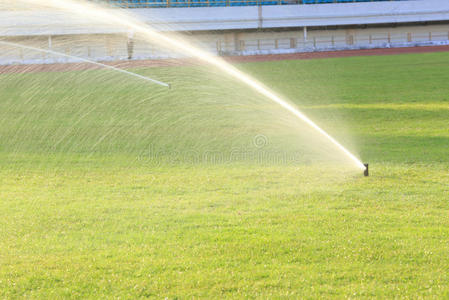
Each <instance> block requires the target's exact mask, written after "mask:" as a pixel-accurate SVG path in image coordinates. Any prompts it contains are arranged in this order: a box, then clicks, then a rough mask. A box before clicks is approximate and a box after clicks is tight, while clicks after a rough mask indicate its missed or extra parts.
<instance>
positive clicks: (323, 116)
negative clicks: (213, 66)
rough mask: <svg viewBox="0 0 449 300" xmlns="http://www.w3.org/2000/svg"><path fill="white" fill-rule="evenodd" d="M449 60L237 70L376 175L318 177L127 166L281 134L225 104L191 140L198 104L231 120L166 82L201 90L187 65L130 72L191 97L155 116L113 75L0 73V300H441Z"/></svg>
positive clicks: (292, 171) (291, 170) (302, 169)
mask: <svg viewBox="0 0 449 300" xmlns="http://www.w3.org/2000/svg"><path fill="white" fill-rule="evenodd" d="M448 61H449V53H434V54H419V55H400V56H382V57H354V58H339V59H323V60H311V61H280V62H266V63H251V64H242V65H239V66H238V67H239V68H241V69H244V70H246V71H247V72H249V73H252V74H254V75H255V76H256V77H257V78H260V79H261V80H262V81H263V82H267V83H270V87H271V88H273V90H275V91H280V92H282V93H283V94H284V95H286V96H287V97H288V98H289V99H291V100H292V101H294V102H296V104H297V105H298V106H299V107H301V108H302V109H303V110H304V111H305V112H306V113H307V114H308V115H310V116H312V117H313V118H314V119H315V120H317V121H318V122H319V123H320V125H322V126H323V127H325V128H326V129H328V130H329V131H330V132H331V133H333V134H334V135H336V136H338V137H339V138H341V139H343V141H344V142H345V144H346V143H349V144H351V147H352V148H353V149H358V150H359V151H358V153H359V154H360V156H361V157H362V159H363V160H364V161H368V162H370V166H371V176H370V177H369V178H364V177H362V176H361V174H359V173H353V172H341V173H338V172H334V171H333V170H331V171H329V172H327V170H326V168H325V167H326V165H324V166H323V165H321V164H315V163H313V162H312V163H311V164H303V163H289V162H286V163H270V162H263V163H254V162H253V161H245V160H241V161H235V162H232V163H218V164H212V163H208V162H207V161H206V162H204V161H203V162H200V163H188V162H187V163H186V162H185V161H178V160H175V161H169V163H167V161H164V163H159V161H158V160H157V159H154V158H153V159H151V160H146V159H143V160H140V159H136V153H137V155H138V156H137V157H138V158H139V157H140V156H139V155H142V149H145V147H146V146H147V145H148V142H149V141H156V142H157V143H158V145H159V146H160V147H162V148H163V147H167V149H169V150H170V151H172V150H173V149H178V148H177V147H178V146H179V145H178V143H179V144H180V145H182V147H185V146H186V145H187V146H191V147H196V148H194V149H201V150H204V149H209V148H207V147H209V146H214V145H215V146H217V148H213V149H227V147H229V146H230V145H231V146H232V145H233V144H234V143H237V144H238V145H242V144H244V143H245V141H247V139H248V137H251V136H253V134H254V133H257V132H260V130H262V132H263V133H272V132H273V130H281V129H280V128H281V125H282V123H281V122H279V124H276V126H272V127H265V126H264V122H259V121H258V117H260V116H267V115H266V114H264V112H263V111H262V112H260V111H259V112H256V113H255V114H256V116H257V117H254V118H251V117H249V116H251V110H248V111H244V112H243V113H242V112H241V110H240V109H241V108H242V107H243V104H247V103H246V102H245V103H243V104H242V103H237V102H238V101H236V102H232V103H233V106H232V107H231V108H229V110H223V112H222V113H223V116H224V117H219V116H220V115H219V114H216V113H214V114H213V115H210V117H213V118H215V119H216V121H217V123H214V124H215V125H212V123H206V124H207V125H208V126H209V127H208V128H209V129H208V130H207V131H205V132H204V133H201V134H199V135H195V136H192V135H190V131H192V130H198V129H200V128H201V126H204V123H202V122H199V121H198V119H196V118H200V119H201V118H203V117H204V116H207V114H211V112H213V109H212V108H210V109H208V107H207V106H205V105H204V104H205V103H207V101H206V99H210V98H208V97H210V95H211V94H213V96H214V98H213V99H217V102H218V103H219V105H222V107H227V106H226V105H225V104H226V101H227V95H228V96H229V93H230V92H229V91H227V90H224V91H223V92H222V93H221V94H220V93H218V94H217V90H216V89H211V91H210V92H207V93H204V95H207V97H206V96H204V95H203V94H195V89H200V88H198V86H192V85H190V84H186V82H184V81H182V80H179V79H177V78H178V77H177V76H181V77H183V76H182V75H180V74H192V73H193V74H196V75H198V76H200V79H192V80H193V81H195V80H196V81H195V82H196V83H200V82H201V80H204V78H201V73H200V72H198V71H197V70H195V69H194V68H193V69H192V68H190V67H184V68H179V69H177V70H176V74H173V71H170V70H169V69H164V68H159V69H139V70H137V71H138V72H139V73H142V74H147V75H152V76H156V77H157V78H158V79H165V80H167V81H170V82H173V83H174V89H173V92H175V93H176V85H178V87H179V89H178V90H181V88H182V89H183V91H185V89H188V88H190V92H188V93H185V94H183V93H179V94H175V95H176V96H177V97H179V99H183V101H188V102H187V103H188V104H189V105H192V104H193V103H197V102H194V101H193V100H191V98H192V95H195V97H196V98H195V101H199V102H200V103H201V105H197V104H195V106H193V107H191V106H184V105H181V104H179V102H178V101H172V102H170V101H171V100H170V99H171V98H167V97H168V96H166V94H165V91H163V90H157V91H154V90H151V91H152V92H153V93H155V95H154V96H151V97H150V96H148V97H150V98H151V99H150V100H151V101H153V102H152V103H153V105H156V106H153V107H152V108H153V109H154V107H156V108H157V109H160V110H162V111H164V112H165V114H163V115H159V117H153V115H151V114H150V112H152V111H153V110H151V109H150V108H147V107H146V106H138V107H134V106H133V105H132V104H133V103H135V100H136V99H137V98H139V97H143V96H142V95H147V93H148V90H145V89H144V90H138V92H136V93H137V94H138V95H135V94H134V96H130V93H129V90H136V86H137V87H140V85H135V83H128V85H125V86H124V87H122V88H120V89H116V88H113V87H111V86H110V85H109V84H108V83H111V82H112V83H114V80H115V79H114V78H113V77H111V78H110V77H107V78H108V79H107V80H106V81H105V82H104V85H101V82H102V80H103V79H104V78H105V77H104V76H103V75H102V76H100V75H97V72H99V71H89V72H87V73H83V75H82V76H81V79H79V80H80V82H76V81H75V82H71V81H67V79H64V77H62V79H61V77H58V76H64V75H56V74H53V73H44V74H26V75H23V74H22V75H18V74H16V75H12V74H7V75H2V76H4V77H3V81H0V82H3V85H0V90H1V94H0V95H1V96H0V109H3V113H2V112H0V115H1V116H2V118H3V119H2V120H0V125H1V128H0V157H1V159H2V160H1V162H0V168H1V169H0V298H22V297H29V298H43V299H49V298H65V297H67V298H138V297H155V298H162V297H168V298H192V297H201V298H224V297H226V298H283V297H286V298H287V297H291V298H298V297H301V298H318V297H320V298H321V297H324V298H330V297H332V298H359V297H360V298H365V297H373V298H374V297H375V298H393V297H400V298H421V297H426V298H427V297H428V298H447V297H449V283H448V282H449V272H448V270H449V254H448V253H449V239H448V237H449V202H448V200H449V151H448V150H449V130H448V120H449V86H448V85H447V81H448V80H449V72H448V71H449V63H448ZM183 72H184V73H183ZM68 74H69V75H70V74H72V73H70V72H69V73H68ZM96 76H98V78H97V77H96ZM24 77H25V78H26V79H27V80H24ZM67 78H70V79H71V80H73V79H74V78H75V79H76V78H79V75H74V76H72V75H70V77H67ZM95 78H97V79H95ZM87 79H88V80H87ZM61 80H62V81H64V80H65V85H64V86H63V88H62V87H61V88H58V87H57V86H59V85H57V86H56V87H55V88H54V89H53V90H51V91H48V90H47V91H42V90H41V89H40V87H41V86H48V84H47V83H45V82H49V81H50V82H58V83H60V82H61ZM81 84H83V85H81ZM89 84H90V85H89ZM226 84H227V81H224V83H223V86H226ZM80 85H81V86H83V88H81V89H80V88H79V86H80ZM98 85H100V86H98ZM237 88H238V87H237ZM127 89H129V90H127ZM24 90H25V91H28V92H24ZM86 91H89V94H88V95H87V93H86ZM27 93H28V94H27ZM120 93H122V94H120ZM86 95H87V96H86ZM172 96H173V94H172ZM203 96H204V97H203ZM203 98H204V101H203V100H202V99H203ZM30 99H32V100H33V101H30ZM61 99H62V100H61ZM158 99H164V100H163V101H162V100H160V101H159V100H158ZM220 99H221V100H220ZM27 100H28V102H27ZM86 100H89V101H86ZM14 101H16V102H14ZM17 101H19V102H17ZM20 101H22V102H20ZM158 101H159V102H158ZM167 101H168V102H167ZM201 101H203V102H201ZM220 101H222V102H220ZM256 102H257V101H256ZM103 103H107V105H105V104H103ZM183 103H185V102H183ZM257 103H259V102H257ZM239 104H242V106H239ZM58 105H59V106H58ZM223 105H224V106H223ZM167 106H168V107H169V109H167V108H166V107H167ZM89 109H91V111H92V110H93V111H94V112H95V113H93V114H92V115H87V116H85V117H83V116H84V114H83V112H84V111H86V110H87V111H89ZM179 109H181V111H182V112H184V113H185V118H187V120H184V121H183V122H180V126H179V127H176V126H174V125H173V124H177V123H176V122H177V120H178V118H179V116H178V115H176V114H171V113H167V111H168V112H173V111H175V112H176V111H178V110H179ZM236 109H238V110H236ZM198 110H200V112H199V113H198ZM202 110H204V111H202ZM236 111H239V113H241V115H240V116H241V117H242V116H244V117H245V119H244V121H242V119H240V118H234V117H233V115H234V113H235V112H236ZM189 112H190V114H189ZM24 115H25V116H26V117H23V116H24ZM161 116H164V117H163V118H161ZM276 116H278V112H276V113H273V115H269V116H268V117H269V118H270V120H272V119H273V120H274V119H275V117H276ZM247 117H249V119H246V118H247ZM151 118H154V119H151ZM80 119H81V120H82V121H80V122H79V123H77V126H76V127H70V126H69V125H70V124H71V121H74V122H76V121H77V120H80ZM129 120H132V122H130V121H129ZM151 120H153V121H158V122H159V123H158V124H155V122H151ZM160 120H163V121H160ZM265 120H266V119H265ZM342 120H344V122H342ZM235 122H237V125H238V126H237V125H235V127H230V126H229V123H232V124H236V123H235ZM20 124H25V125H23V126H20ZM68 124H69V125H68ZM117 124H122V125H121V126H119V125H117ZM185 124H189V126H185ZM252 124H256V125H254V127H252ZM114 126H117V127H114ZM173 126H174V127H175V129H173ZM214 126H215V127H214ZM294 127H295V126H291V128H290V129H292V128H294ZM67 128H68V129H67ZM111 128H112V129H111ZM192 128H193V129H192ZM240 128H243V129H244V130H243V131H241V130H239V129H240ZM290 129H289V130H285V131H282V130H281V131H278V132H279V136H276V135H274V134H273V135H270V136H269V137H270V141H271V140H273V141H276V138H277V137H278V138H279V140H282V137H285V136H290V135H291V130H290ZM167 130H168V131H169V133H170V134H175V135H177V136H178V137H179V135H183V138H182V139H179V138H178V139H177V140H176V141H173V140H172V139H171V138H170V135H169V136H168V137H167V136H164V134H163V133H164V132H167ZM170 130H172V131H170ZM342 131H345V132H346V133H345V134H343V133H342ZM18 132H19V133H20V134H18ZM154 132H156V133H154ZM104 133H108V135H107V138H105V139H104V140H102V142H101V143H97V140H98V139H99V137H101V136H103V134H104ZM144 133H145V134H144ZM148 133H152V134H149V135H148ZM153 133H154V134H153ZM347 133H350V134H347ZM217 134H222V135H220V136H218V137H217ZM211 136H215V137H216V140H212V141H211V140H210V137H211ZM236 136H237V138H235V137H236ZM222 140H227V141H228V143H225V144H223V143H222ZM56 142H58V143H57V144H55V143H56ZM239 143H240V144H239ZM273 143H274V142H273ZM279 143H280V144H279V145H282V147H284V144H282V142H281V141H279ZM204 145H206V146H204ZM276 145H277V143H274V145H273V149H276V147H275V146H276ZM204 147H206V148H204ZM220 147H221V148H220ZM167 153H168V152H167ZM167 153H166V152H164V153H163V154H162V155H161V159H163V158H165V155H166V154H167ZM53 160H54V161H53ZM52 161H53V162H56V163H54V164H51V163H50V162H52Z"/></svg>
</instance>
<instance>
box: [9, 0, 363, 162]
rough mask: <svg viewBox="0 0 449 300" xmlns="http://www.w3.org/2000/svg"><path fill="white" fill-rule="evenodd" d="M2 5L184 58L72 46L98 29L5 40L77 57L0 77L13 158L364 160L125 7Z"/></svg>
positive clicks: (31, 53)
mask: <svg viewBox="0 0 449 300" xmlns="http://www.w3.org/2000/svg"><path fill="white" fill-rule="evenodd" d="M5 7H6V8H8V9H9V10H11V11H13V10H23V9H24V7H26V9H27V10H28V11H29V13H30V14H31V15H34V16H37V18H39V16H42V12H45V14H43V15H48V14H49V13H50V14H55V15H57V14H63V15H64V14H65V15H67V16H69V19H70V20H71V21H73V22H74V24H82V25H80V26H86V24H88V26H87V27H90V28H95V27H101V28H103V29H104V28H108V29H110V31H111V32H114V31H116V32H122V33H123V35H126V33H129V32H133V35H135V39H136V41H140V42H141V43H145V44H146V45H151V47H152V49H160V50H161V52H164V51H165V53H170V54H171V55H172V56H176V57H179V58H180V59H178V60H171V61H170V63H165V64H162V65H158V66H157V67H151V68H145V69H143V68H141V69H135V70H132V71H130V70H123V69H121V68H120V66H118V67H113V66H111V65H106V64H102V63H97V62H92V61H91V60H88V59H86V58H83V57H82V55H76V53H75V54H73V55H72V54H70V55H69V54H67V53H66V52H67V49H68V47H71V48H76V47H73V45H74V44H76V43H80V44H83V43H84V44H86V45H89V44H92V45H95V43H96V39H97V37H96V36H89V35H81V36H77V37H74V36H66V37H60V38H59V40H58V41H55V42H54V44H53V45H52V50H49V49H46V48H47V46H46V45H45V41H42V40H39V38H34V39H33V38H25V39H18V38H17V39H12V40H11V39H10V40H3V41H1V42H0V47H1V48H2V50H3V51H2V55H3V56H4V57H7V56H8V55H13V54H15V53H17V52H18V51H19V52H21V53H22V55H25V56H27V57H35V58H36V59H40V60H41V59H45V58H48V57H50V56H51V57H52V58H53V59H54V60H56V61H60V62H64V61H68V60H70V61H72V63H71V64H63V65H61V64H59V65H48V66H45V67H43V66H40V65H32V64H30V65H27V66H22V67H17V68H14V67H10V68H9V69H8V68H6V69H4V70H6V71H3V72H2V73H3V74H2V75H0V76H1V86H0V89H1V90H2V99H1V102H0V105H1V106H2V107H1V108H2V110H1V112H0V114H1V119H0V126H1V128H2V129H0V136H1V137H2V145H0V146H1V148H0V150H1V151H3V152H5V153H8V154H10V155H13V156H14V157H15V158H17V157H21V156H22V155H25V156H26V155H28V154H30V153H33V155H41V157H48V154H49V153H51V156H55V155H56V154H61V155H75V156H77V157H78V156H83V155H88V156H95V155H99V156H102V155H104V154H108V155H116V156H119V157H120V156H123V157H125V158H124V159H125V160H127V159H128V158H126V157H127V156H129V154H132V157H134V158H137V160H139V159H142V158H151V159H157V160H161V159H163V158H167V157H168V158H169V160H175V161H176V160H179V159H184V160H189V161H190V160H191V161H198V160H208V161H213V162H217V161H219V162H227V161H232V160H254V159H256V160H258V161H261V160H266V159H271V160H276V159H277V160H283V161H284V162H299V163H303V162H308V163H311V162H312V163H313V162H317V163H319V162H329V161H330V162H340V163H343V164H344V165H346V166H348V167H349V168H352V167H353V168H355V169H359V170H363V169H364V168H365V167H364V165H363V164H362V163H361V162H360V160H359V159H358V158H357V157H356V156H355V155H353V154H352V153H351V152H350V151H348V150H347V149H346V148H345V147H344V146H343V145H342V144H340V143H339V142H338V141H337V140H336V139H335V138H333V137H332V136H331V135H329V134H328V133H327V132H326V131H324V130H323V129H322V128H321V127H319V126H318V125H317V124H316V123H314V122H313V121H312V120H311V119H309V118H308V117H307V116H306V115H305V114H303V113H302V112H301V111H300V110H298V109H297V108H296V107H295V106H294V105H293V104H292V103H290V102H288V101H287V100H284V99H283V98H282V97H280V96H279V95H277V94H276V93H274V92H273V91H271V90H270V89H268V88H267V87H266V86H265V85H264V84H262V83H260V82H258V81H257V80H255V79H253V78H252V77H251V76H249V75H247V74H245V73H243V72H242V71H240V70H239V69H237V68H236V67H234V66H232V65H230V64H229V63H227V62H225V61H224V60H222V59H220V58H218V57H216V56H214V55H212V54H211V53H209V52H207V51H205V50H203V49H202V48H201V46H198V45H197V43H196V42H195V41H193V40H188V39H187V38H186V37H185V36H182V37H181V36H179V35H176V34H168V33H161V32H159V31H157V30H155V29H153V28H151V27H149V26H148V25H146V24H143V23H142V22H140V21H139V20H138V19H136V18H134V17H133V16H132V15H129V14H128V13H125V12H124V11H123V10H119V9H109V8H104V7H100V6H98V5H94V4H92V3H89V2H84V1H72V0H61V1H56V0H53V1H50V0H21V1H17V2H16V3H15V4H14V5H12V4H10V3H8V1H3V2H1V8H2V9H5ZM156 17H157V16H155V18H156ZM48 26H55V25H48ZM166 27H167V28H168V27H169V24H166ZM49 29H51V28H49ZM75 39H79V40H78V41H76V40H75ZM69 45H71V46H69ZM112 48H113V46H112ZM184 57H189V60H186V59H185V58H184ZM73 62H75V63H73ZM186 62H188V63H186ZM155 65H157V63H155ZM8 70H9V71H8ZM42 71H44V72H42ZM144 81H147V82H144ZM169 84H171V85H172V87H173V88H172V89H171V90H169V89H167V87H168V86H169Z"/></svg>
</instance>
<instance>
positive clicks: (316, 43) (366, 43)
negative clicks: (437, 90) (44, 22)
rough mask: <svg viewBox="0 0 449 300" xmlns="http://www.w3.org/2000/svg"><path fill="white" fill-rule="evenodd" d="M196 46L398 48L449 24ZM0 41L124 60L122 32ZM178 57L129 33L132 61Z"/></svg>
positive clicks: (243, 38)
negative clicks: (131, 36)
mask: <svg viewBox="0 0 449 300" xmlns="http://www.w3.org/2000/svg"><path fill="white" fill-rule="evenodd" d="M190 38H191V39H192V40H195V43H197V44H198V45H199V46H200V47H201V48H203V49H207V50H209V51H211V52H214V53H217V54H232V55H249V54H271V53H293V52H305V51H325V50H338V49H357V48H369V47H372V48H375V47H400V46H414V45H427V44H431V43H436V44H447V43H449V24H438V25H427V26H417V25H414V26H399V27H394V28H388V27H376V28H366V29H362V28H348V29H336V30H308V31H307V34H306V35H304V31H303V30H302V29H301V30H298V29H296V30H289V31H276V32H273V31H268V30H265V31H245V32H243V31H234V32H214V33H210V32H209V33H205V32H201V33H197V34H195V35H193V36H190ZM3 41H6V42H12V43H18V44H21V45H27V46H31V47H37V48H41V49H49V50H53V51H57V52H61V53H63V54H65V55H73V56H79V57H85V58H90V59H92V60H104V61H108V60H126V59H128V51H127V50H128V49H127V42H128V37H127V35H126V34H109V35H106V34H95V35H59V36H34V37H28V36H26V37H8V38H7V39H4V40H3ZM0 49H1V53H0V64H13V63H17V64H21V63H53V62H69V61H77V60H76V59H71V58H67V57H64V56H58V55H51V54H48V53H43V52H38V51H35V50H30V49H22V48H19V47H13V46H5V45H1V44H0ZM169 57H181V54H180V53H173V52H172V53H169V52H167V51H165V50H163V49H161V48H160V47H157V46H155V45H152V44H151V43H148V42H145V41H144V40H142V39H140V38H139V36H138V35H137V36H135V37H134V45H133V59H159V58H169Z"/></svg>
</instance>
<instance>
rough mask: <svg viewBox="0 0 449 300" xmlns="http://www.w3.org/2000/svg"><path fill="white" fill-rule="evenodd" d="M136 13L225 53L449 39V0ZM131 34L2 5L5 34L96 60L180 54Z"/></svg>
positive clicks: (9, 51)
mask: <svg viewBox="0 0 449 300" xmlns="http://www.w3.org/2000/svg"><path fill="white" fill-rule="evenodd" d="M132 12H133V13H137V15H138V16H139V18H140V19H141V20H142V21H144V22H146V23H151V25H152V26H154V27H157V28H158V29H159V30H161V31H179V32H185V34H189V36H190V37H191V38H193V40H195V41H196V42H197V43H198V44H200V45H201V46H202V47H204V48H207V49H209V50H210V51H212V52H215V53H217V54H220V55H249V54H272V53H292V52H306V51H325V50H339V49H358V48H376V47H401V46H415V45H416V46H419V45H429V44H447V43H448V41H449V23H446V22H447V20H449V1H441V0H428V1H402V2H375V3H349V4H320V5H286V6H266V7H220V8H167V9H133V10H132ZM156 16H157V17H156ZM49 20H50V21H49ZM167 24H169V25H167ZM129 39H130V38H129V32H125V30H122V29H118V28H116V29H114V28H111V27H110V26H104V25H102V24H100V23H96V24H95V23H88V24H87V23H79V21H78V20H76V19H74V18H72V17H71V16H69V15H67V14H62V13H57V14H55V13H50V12H40V13H39V14H36V13H35V12H33V14H32V15H31V14H30V13H29V12H25V11H10V12H7V11H3V12H0V40H4V41H10V42H14V43H20V44H24V45H29V46H32V47H38V48H42V49H51V50H53V51H58V52H61V53H64V54H70V55H74V56H82V57H87V58H90V59H93V60H104V61H107V60H120V59H128V58H132V59H159V58H169V57H178V56H175V55H174V54H173V53H167V52H164V51H161V49H160V48H158V47H156V46H155V45H151V44H149V43H146V42H144V41H143V40H142V39H140V38H139V36H138V35H133V37H132V40H133V50H132V53H131V55H130V53H129V47H128V45H129ZM3 48H4V49H3ZM2 49H3V50H4V51H3V54H2V56H1V59H0V63H1V64H13V63H52V62H64V61H72V60H71V59H68V58H65V57H58V56H55V55H49V54H45V53H38V52H36V51H31V50H26V49H17V48H15V47H9V48H8V47H2Z"/></svg>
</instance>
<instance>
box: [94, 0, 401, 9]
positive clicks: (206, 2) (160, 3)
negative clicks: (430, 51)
mask: <svg viewBox="0 0 449 300" xmlns="http://www.w3.org/2000/svg"><path fill="white" fill-rule="evenodd" d="M379 1H408V0H96V1H95V2H107V3H109V4H111V5H113V6H118V7H124V8H154V7H158V8H160V7H219V6H254V5H287V4H329V3H354V2H379Z"/></svg>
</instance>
